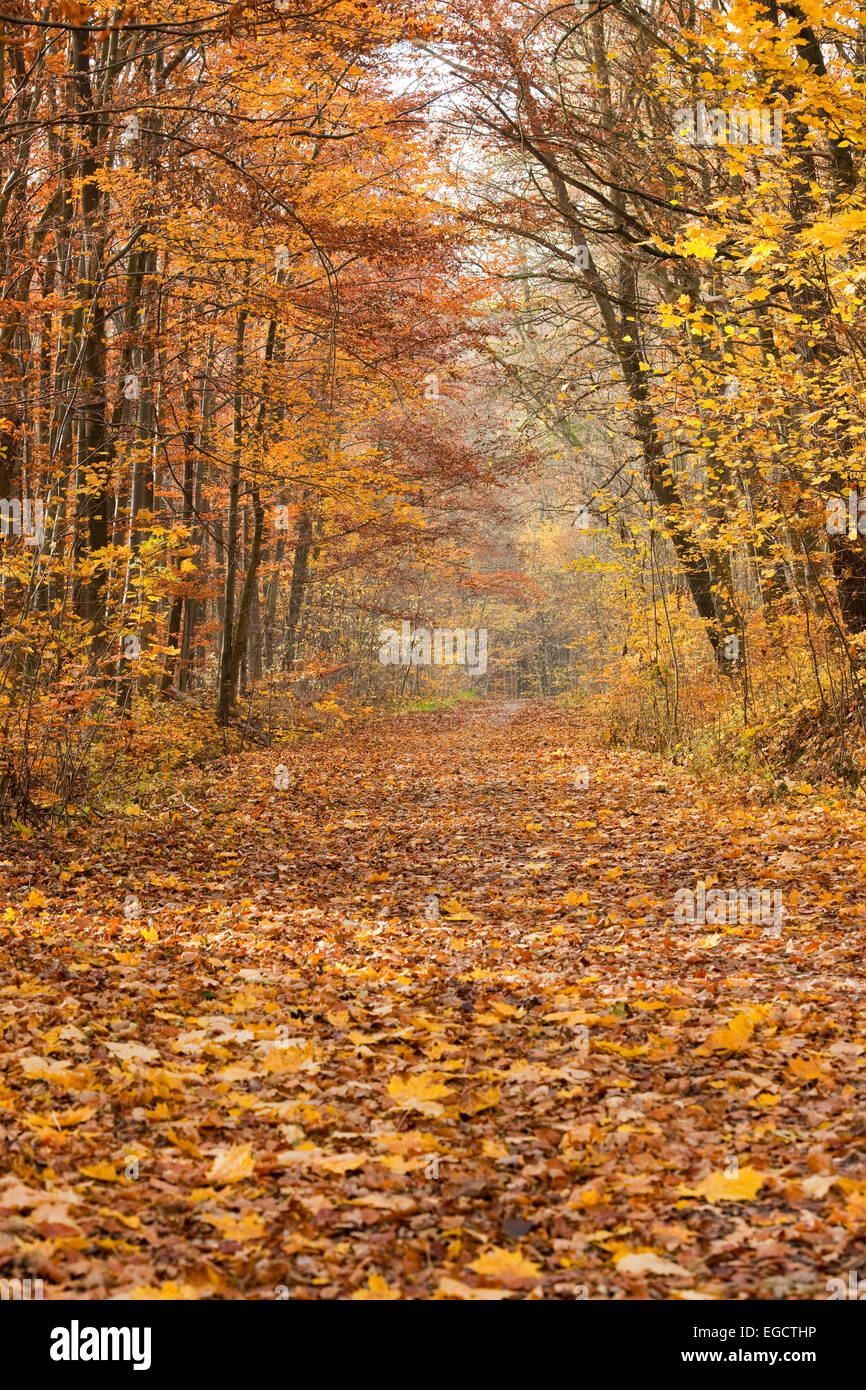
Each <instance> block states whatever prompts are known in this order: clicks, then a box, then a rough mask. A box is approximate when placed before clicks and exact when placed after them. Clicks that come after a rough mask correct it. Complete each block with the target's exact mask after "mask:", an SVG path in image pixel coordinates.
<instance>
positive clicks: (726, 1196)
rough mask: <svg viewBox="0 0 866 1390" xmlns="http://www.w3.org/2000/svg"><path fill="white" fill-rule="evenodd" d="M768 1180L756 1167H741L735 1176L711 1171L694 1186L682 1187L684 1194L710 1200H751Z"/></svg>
mask: <svg viewBox="0 0 866 1390" xmlns="http://www.w3.org/2000/svg"><path fill="white" fill-rule="evenodd" d="M766 1181H767V1175H766V1173H761V1172H759V1171H758V1170H757V1169H756V1168H748V1167H747V1168H740V1169H739V1171H738V1172H737V1174H736V1175H735V1176H734V1177H728V1176H727V1174H726V1173H725V1172H716V1173H709V1174H708V1175H707V1177H705V1178H702V1179H701V1181H700V1182H699V1183H697V1184H696V1185H695V1186H694V1187H692V1188H688V1187H681V1188H680V1191H681V1192H682V1193H683V1195H684V1196H691V1197H706V1199H707V1201H708V1202H751V1201H752V1200H753V1198H755V1197H756V1196H757V1194H758V1193H759V1192H760V1190H761V1188H762V1187H763V1186H764V1184H765V1183H766Z"/></svg>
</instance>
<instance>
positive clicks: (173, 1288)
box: [124, 1279, 201, 1302]
mask: <svg viewBox="0 0 866 1390" xmlns="http://www.w3.org/2000/svg"><path fill="white" fill-rule="evenodd" d="M124 1296H125V1297H126V1298H130V1299H132V1300H133V1301H134V1302H137V1301H138V1300H139V1299H146V1300H147V1302H153V1301H154V1300H155V1299H171V1300H172V1302H177V1300H178V1299H184V1300H186V1301H189V1300H192V1299H194V1298H200V1297H201V1294H200V1293H199V1290H198V1289H197V1288H195V1286H194V1285H193V1284H176V1283H175V1282H174V1280H173V1279H169V1280H168V1282H167V1283H165V1284H138V1285H137V1286H136V1287H135V1288H134V1289H130V1290H129V1292H128V1293H127V1294H125V1295H124Z"/></svg>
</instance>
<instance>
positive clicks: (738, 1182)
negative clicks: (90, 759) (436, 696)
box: [0, 701, 866, 1298]
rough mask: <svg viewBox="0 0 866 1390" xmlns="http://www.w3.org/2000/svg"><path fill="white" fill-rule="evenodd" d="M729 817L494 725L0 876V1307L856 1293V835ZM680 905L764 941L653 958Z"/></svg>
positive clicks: (722, 808)
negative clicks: (725, 911) (734, 911)
mask: <svg viewBox="0 0 866 1390" xmlns="http://www.w3.org/2000/svg"><path fill="white" fill-rule="evenodd" d="M281 763H282V764H285V766H286V767H287V768H288V782H289V785H288V787H287V788H286V789H284V790H281V789H277V788H275V786H274V779H275V771H276V768H277V766H278V764H281ZM584 769H585V772H584ZM584 781H586V783H587V784H586V785H585V786H584V785H583V782H584ZM738 796H739V793H737V792H736V791H734V790H733V789H725V788H723V787H712V788H708V789H703V790H702V789H701V788H700V787H699V786H698V784H697V783H696V782H695V781H694V780H693V779H692V778H690V777H688V776H687V775H685V774H684V773H681V772H679V771H677V770H675V769H671V768H669V767H668V766H667V765H665V764H663V763H661V762H659V761H657V760H655V759H653V758H650V757H644V756H640V755H637V754H633V753H629V752H624V751H622V750H611V749H608V748H605V747H601V746H599V745H597V744H593V743H592V741H591V736H590V733H589V731H588V729H587V726H586V725H585V723H582V722H581V721H580V720H579V719H578V718H577V717H576V716H573V715H569V714H567V713H564V712H563V711H561V710H559V709H557V708H556V707H555V706H553V705H550V704H544V703H529V702H513V701H512V702H509V703H507V704H505V703H503V704H491V705H485V704H473V705H469V704H467V705H463V706H460V707H457V708H455V709H454V710H451V711H448V712H445V713H434V714H425V715H418V716H412V717H403V718H399V719H392V720H388V721H382V722H380V723H376V724H372V725H370V726H368V727H367V728H365V729H364V730H362V731H360V732H359V733H356V734H354V735H349V736H344V737H341V738H321V739H316V740H315V741H314V742H313V743H311V744H308V745H306V746H304V747H299V748H291V749H282V750H274V751H273V752H267V753H261V752H257V753H255V754H251V755H245V756H244V757H243V758H240V759H235V760H227V761H226V763H225V766H223V767H219V768H216V769H211V770H210V771H209V772H207V773H206V774H201V775H200V776H199V778H198V782H197V784H196V785H194V786H192V787H190V788H188V789H187V791H186V799H187V801H188V803H189V806H185V805H183V804H181V805H180V809H179V810H178V809H175V810H174V811H173V812H171V813H170V814H169V816H168V817H166V816H165V815H163V814H161V813H160V812H159V810H158V809H157V808H148V807H143V808H141V814H137V815H130V816H129V817H128V818H125V819H124V820H123V822H122V823H113V824H107V825H105V826H104V827H102V828H100V829H98V830H96V831H94V829H93V828H92V827H88V828H87V829H86V831H85V830H83V829H82V830H75V831H71V832H69V833H68V834H67V835H66V836H65V837H62V838H60V837H49V836H45V837H36V838H35V839H33V840H31V841H29V842H28V843H26V844H23V845H22V844H20V843H18V842H16V844H14V845H10V844H8V843H7V845H6V846H5V852H6V855H7V858H6V861H5V863H4V864H3V866H2V868H3V872H4V875H5V890H6V901H5V903H4V906H5V905H6V903H8V904H9V910H8V911H7V912H6V918H5V922H6V924H7V926H6V933H7V934H6V937H5V940H4V941H3V942H2V945H0V952H2V964H3V979H4V984H5V987H4V988H3V989H2V990H0V1030H2V1031H0V1045H2V1055H0V1067H2V1071H0V1118H2V1122H3V1128H4V1136H5V1146H4V1176H3V1177H2V1178H0V1275H4V1276H7V1277H9V1276H11V1275H14V1274H19V1275H25V1274H31V1275H39V1276H41V1277H42V1278H43V1280H44V1283H45V1296H46V1298H50V1297H57V1296H66V1297H69V1296H80V1297H83V1298H100V1297H117V1296H121V1297H123V1296H129V1295H132V1296H138V1297H148V1296H153V1295H154V1293H155V1292H156V1291H160V1292H161V1294H162V1296H165V1297H170V1298H172V1297H189V1298H197V1297H205V1296H216V1297H218V1298H219V1297H222V1298H226V1297H237V1296H240V1297H261V1298H273V1297H275V1296H289V1297H292V1298H298V1297H300V1298H333V1297H347V1296H349V1295H352V1294H355V1296H366V1297H387V1296H391V1297H398V1296H401V1295H402V1296H403V1297H409V1298H428V1297H432V1296H434V1295H437V1294H438V1296H455V1297H463V1298H471V1297H476V1298H498V1297H512V1298H522V1297H527V1296H530V1297H532V1296H534V1297H538V1296H544V1297H554V1298H574V1297H583V1296H588V1297H590V1298H607V1297H646V1296H648V1295H649V1294H653V1295H655V1296H661V1297H677V1296H683V1295H685V1296H687V1297H695V1296H700V1295H704V1296H711V1297H712V1296H715V1297H722V1298H736V1297H743V1296H749V1297H785V1298H798V1297H807V1298H816V1297H818V1298H823V1297H826V1296H827V1293H826V1288H827V1280H828V1279H830V1278H832V1277H834V1276H841V1277H842V1278H847V1271H848V1270H849V1269H857V1268H858V1267H863V1265H864V1260H866V1248H864V1247H866V1239H864V1238H866V1140H864V1134H863V1130H864V1119H863V1114H864V1112H863V1090H864V1073H863V1067H864V1060H866V1048H864V1041H863V1023H864V1017H866V1005H864V1000H863V988H864V969H863V950H862V944H863V920H864V912H866V906H864V897H863V873H864V857H863V847H864V817H863V815H862V814H860V813H856V814H854V813H852V812H850V811H848V810H846V809H845V808H844V807H843V806H842V804H841V803H838V804H833V805H826V804H825V805H820V804H817V803H816V802H815V801H814V800H813V799H811V798H804V799H801V801H800V803H799V804H797V805H789V806H785V807H770V808H761V807H756V806H753V805H750V804H747V803H746V802H745V801H744V800H742V799H738ZM175 807H177V803H175ZM190 807H192V808H194V809H189V808H190ZM714 876H715V880H716V882H717V886H718V887H721V888H737V887H746V888H753V889H759V888H764V889H765V890H768V891H773V890H779V891H780V892H781V893H782V895H783V898H782V901H783V903H784V917H783V920H782V923H781V930H780V931H777V930H776V929H775V927H774V926H773V925H764V924H762V923H761V922H760V921H759V922H752V921H746V922H732V923H728V922H725V921H722V922H720V923H713V922H712V921H710V922H704V923H701V922H696V923H694V924H688V923H683V924H676V923H675V921H674V909H675V901H676V900H675V897H674V894H675V893H676V891H677V890H681V889H694V888H695V886H696V881H697V880H699V879H702V880H707V881H708V882H707V890H709V889H711V888H712V887H713V884H714ZM28 894H29V895H30V896H29V897H28ZM40 897H43V898H44V900H45V901H44V903H43V902H40ZM133 899H134V900H135V901H133ZM437 911H438V913H439V916H438V918H437V917H436V913H437ZM136 913H137V914H138V915H134V914H136ZM277 1289H279V1290H280V1293H279V1294H276V1295H275V1290H277Z"/></svg>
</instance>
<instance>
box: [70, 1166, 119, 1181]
mask: <svg viewBox="0 0 866 1390" xmlns="http://www.w3.org/2000/svg"><path fill="white" fill-rule="evenodd" d="M78 1171H79V1173H80V1174H81V1176H82V1177H84V1178H95V1179H96V1181H97V1182H120V1180H121V1178H120V1174H119V1173H118V1171H117V1169H116V1168H115V1167H114V1164H113V1163H91V1164H90V1165H89V1166H88V1167H87V1168H79V1170H78Z"/></svg>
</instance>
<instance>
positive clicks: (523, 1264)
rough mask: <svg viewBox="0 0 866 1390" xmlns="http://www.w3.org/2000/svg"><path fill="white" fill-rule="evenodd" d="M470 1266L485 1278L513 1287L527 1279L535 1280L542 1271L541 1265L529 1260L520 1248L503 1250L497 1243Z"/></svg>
mask: <svg viewBox="0 0 866 1390" xmlns="http://www.w3.org/2000/svg"><path fill="white" fill-rule="evenodd" d="M469 1268H470V1269H474V1270H475V1273H476V1274H480V1275H482V1276H483V1277H484V1278H485V1279H499V1280H501V1282H502V1283H503V1284H505V1285H506V1286H507V1287H508V1288H512V1289H516V1288H520V1287H521V1285H523V1284H524V1283H526V1282H527V1281H528V1282H534V1281H535V1279H536V1277H537V1276H538V1274H539V1273H540V1271H541V1266H540V1265H537V1264H536V1263H535V1261H534V1260H528V1259H527V1258H526V1256H525V1255H521V1253H520V1251H519V1250H503V1249H502V1247H501V1246H497V1245H494V1246H493V1247H492V1249H490V1250H486V1251H485V1253H484V1254H483V1255H479V1256H478V1259H477V1260H473V1261H472V1264H471V1265H470V1266H469Z"/></svg>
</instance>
